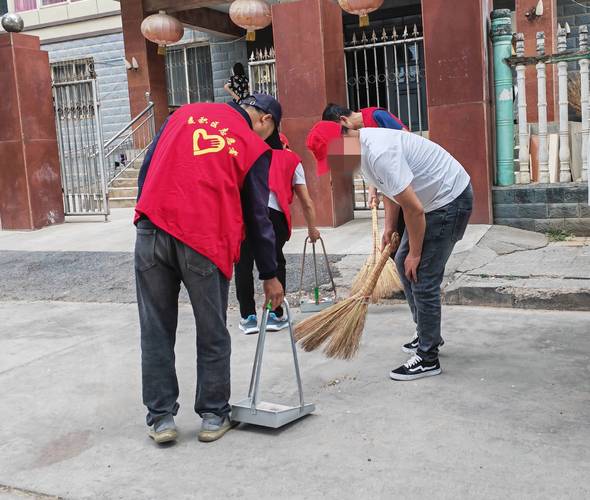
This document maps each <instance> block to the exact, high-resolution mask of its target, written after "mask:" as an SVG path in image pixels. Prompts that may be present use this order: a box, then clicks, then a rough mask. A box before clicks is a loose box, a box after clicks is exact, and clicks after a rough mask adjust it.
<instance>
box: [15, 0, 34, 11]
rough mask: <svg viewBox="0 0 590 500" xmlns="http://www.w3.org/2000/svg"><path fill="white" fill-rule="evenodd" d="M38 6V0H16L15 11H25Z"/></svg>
mask: <svg viewBox="0 0 590 500" xmlns="http://www.w3.org/2000/svg"><path fill="white" fill-rule="evenodd" d="M36 8H37V0H14V10H15V12H24V11H26V10H35V9H36Z"/></svg>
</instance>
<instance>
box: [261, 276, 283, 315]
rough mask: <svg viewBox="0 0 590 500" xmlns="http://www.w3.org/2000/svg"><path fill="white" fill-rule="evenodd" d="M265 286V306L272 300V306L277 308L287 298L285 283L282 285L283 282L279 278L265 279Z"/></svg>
mask: <svg viewBox="0 0 590 500" xmlns="http://www.w3.org/2000/svg"><path fill="white" fill-rule="evenodd" d="M263 288H264V296H265V299H264V304H265V306H266V304H268V303H269V302H271V304H272V308H273V309H276V308H277V307H279V306H280V305H281V304H282V303H283V300H284V299H285V291H284V290H283V285H281V282H280V281H279V280H278V279H277V278H273V279H270V280H264V283H263Z"/></svg>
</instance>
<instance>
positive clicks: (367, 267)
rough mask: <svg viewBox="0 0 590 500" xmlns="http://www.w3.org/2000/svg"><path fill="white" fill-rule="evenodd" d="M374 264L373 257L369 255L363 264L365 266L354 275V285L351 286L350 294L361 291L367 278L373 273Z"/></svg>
mask: <svg viewBox="0 0 590 500" xmlns="http://www.w3.org/2000/svg"><path fill="white" fill-rule="evenodd" d="M373 266H374V264H373V257H369V258H368V259H367V261H366V262H365V263H364V264H363V267H361V270H360V271H359V272H358V273H357V274H356V276H355V277H354V280H353V281H352V285H351V286H350V295H355V294H356V293H358V292H360V290H361V288H362V287H363V286H364V284H365V283H366V281H367V278H368V277H369V275H370V274H371V271H372V270H373Z"/></svg>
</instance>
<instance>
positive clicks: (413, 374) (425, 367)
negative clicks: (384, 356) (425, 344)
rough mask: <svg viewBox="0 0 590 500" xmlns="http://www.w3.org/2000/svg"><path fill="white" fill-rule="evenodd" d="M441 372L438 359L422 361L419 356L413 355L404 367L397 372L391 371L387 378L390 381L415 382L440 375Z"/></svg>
mask: <svg viewBox="0 0 590 500" xmlns="http://www.w3.org/2000/svg"><path fill="white" fill-rule="evenodd" d="M441 372H442V370H441V368H440V363H439V362H438V359H437V360H436V361H424V360H423V359H422V358H421V357H420V356H418V355H417V354H415V355H414V356H412V357H411V358H410V359H409V360H408V362H407V363H406V364H405V365H402V366H400V367H399V368H398V369H397V370H392V371H391V373H390V374H389V377H390V378H391V379H392V380H415V379H417V378H423V377H433V376H434V375H440V374H441Z"/></svg>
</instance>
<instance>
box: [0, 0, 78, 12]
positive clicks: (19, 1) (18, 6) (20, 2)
mask: <svg viewBox="0 0 590 500" xmlns="http://www.w3.org/2000/svg"><path fill="white" fill-rule="evenodd" d="M2 1H4V3H6V0H0V6H1V5H2ZM79 1H81V0H14V11H15V12H26V11H27V10H37V9H38V8H39V7H50V6H51V5H57V4H62V3H74V2H79ZM0 12H1V8H0Z"/></svg>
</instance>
